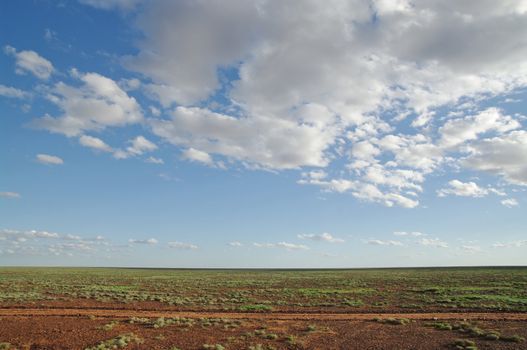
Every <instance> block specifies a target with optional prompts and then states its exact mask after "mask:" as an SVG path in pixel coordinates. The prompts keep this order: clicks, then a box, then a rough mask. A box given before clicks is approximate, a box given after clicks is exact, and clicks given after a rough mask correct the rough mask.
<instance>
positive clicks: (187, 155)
mask: <svg viewBox="0 0 527 350" xmlns="http://www.w3.org/2000/svg"><path fill="white" fill-rule="evenodd" d="M182 156H183V159H187V160H190V161H193V162H198V163H203V164H206V165H209V166H211V165H213V164H214V160H213V159H212V157H211V156H210V155H209V154H208V153H207V152H203V151H200V150H198V149H195V148H189V149H186V150H184V151H183V153H182Z"/></svg>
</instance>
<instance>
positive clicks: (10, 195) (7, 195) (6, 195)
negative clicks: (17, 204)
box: [0, 192, 22, 199]
mask: <svg viewBox="0 0 527 350" xmlns="http://www.w3.org/2000/svg"><path fill="white" fill-rule="evenodd" d="M21 197H22V196H21V195H20V193H18V192H0V198H10V199H16V198H21Z"/></svg>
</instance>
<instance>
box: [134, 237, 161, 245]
mask: <svg viewBox="0 0 527 350" xmlns="http://www.w3.org/2000/svg"><path fill="white" fill-rule="evenodd" d="M128 242H129V243H132V244H148V245H154V244H157V243H158V241H157V239H155V238H148V239H133V238H131V239H129V240H128Z"/></svg>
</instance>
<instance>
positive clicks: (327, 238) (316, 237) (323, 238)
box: [297, 232, 344, 243]
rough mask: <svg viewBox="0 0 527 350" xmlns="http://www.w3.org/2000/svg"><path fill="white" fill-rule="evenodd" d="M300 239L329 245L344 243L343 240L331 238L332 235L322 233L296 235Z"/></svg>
mask: <svg viewBox="0 0 527 350" xmlns="http://www.w3.org/2000/svg"><path fill="white" fill-rule="evenodd" d="M297 237H298V238H300V239H309V240H311V241H319V242H329V243H344V240H343V239H341V238H336V237H333V235H332V234H330V233H327V232H324V233H321V234H313V233H311V234H307V233H304V234H299V235H297Z"/></svg>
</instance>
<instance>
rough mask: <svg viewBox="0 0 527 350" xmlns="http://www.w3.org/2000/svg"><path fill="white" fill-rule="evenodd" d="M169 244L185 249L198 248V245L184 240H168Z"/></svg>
mask: <svg viewBox="0 0 527 350" xmlns="http://www.w3.org/2000/svg"><path fill="white" fill-rule="evenodd" d="M168 246H169V247H170V248H174V249H183V250H194V249H198V246H197V245H195V244H190V243H183V242H168Z"/></svg>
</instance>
